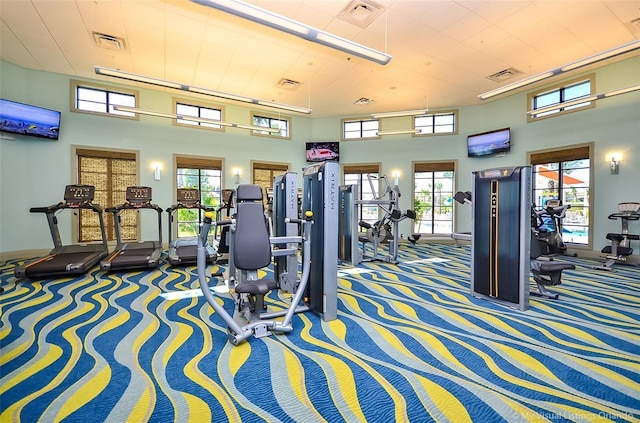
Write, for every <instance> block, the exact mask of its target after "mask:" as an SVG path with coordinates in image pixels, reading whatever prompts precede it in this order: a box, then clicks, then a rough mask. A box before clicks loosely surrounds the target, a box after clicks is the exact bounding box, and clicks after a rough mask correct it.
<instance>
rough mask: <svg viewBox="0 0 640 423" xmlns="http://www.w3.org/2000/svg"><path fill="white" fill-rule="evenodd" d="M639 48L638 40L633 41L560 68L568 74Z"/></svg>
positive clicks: (639, 42) (639, 41)
mask: <svg viewBox="0 0 640 423" xmlns="http://www.w3.org/2000/svg"><path fill="white" fill-rule="evenodd" d="M639 48H640V40H636V41H633V42H631V43H628V44H624V45H621V46H620V47H616V48H612V49H611V50H607V51H603V52H602V53H598V54H594V55H593V56H589V57H585V58H584V59H582V60H578V61H576V62H573V63H570V64H568V65H564V66H563V67H561V68H560V70H562V72H569V71H571V70H574V69H578V68H582V67H584V66H587V65H591V64H593V63H597V62H601V61H603V60H607V59H611V58H613V57H616V56H619V55H621V54H625V53H628V52H630V51H633V50H637V49H639Z"/></svg>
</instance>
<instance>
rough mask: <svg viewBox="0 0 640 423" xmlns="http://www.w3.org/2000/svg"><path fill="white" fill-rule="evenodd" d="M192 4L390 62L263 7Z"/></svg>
mask: <svg viewBox="0 0 640 423" xmlns="http://www.w3.org/2000/svg"><path fill="white" fill-rule="evenodd" d="M192 1H193V2H194V3H198V4H201V5H203V6H209V7H213V8H214V9H218V10H221V11H223V12H227V13H230V14H232V15H235V16H239V17H241V18H244V19H248V20H250V21H253V22H256V23H259V24H261V25H265V26H268V27H270V28H274V29H277V30H279V31H283V32H286V33H288V34H291V35H295V36H297V37H300V38H303V39H305V40H307V41H311V42H312V43H318V44H322V45H325V46H327V47H331V48H335V49H336V50H340V51H344V52H345V53H350V54H353V55H355V56H358V57H362V58H363V59H366V60H370V61H372V62H375V63H378V64H381V65H386V64H387V63H389V62H390V61H391V58H392V57H391V56H390V55H389V54H387V53H383V52H381V51H378V50H374V49H372V48H370V47H367V46H364V45H362V44H358V43H355V42H353V41H349V40H347V39H344V38H341V37H338V36H337V35H333V34H330V33H328V32H325V31H322V30H320V29H318V28H314V27H312V26H309V25H306V24H303V23H301V22H298V21H294V20H292V19H289V18H286V17H284V16H282V15H278V14H276V13H273V12H270V11H268V10H266V9H262V8H260V7H258V6H254V5H252V4H248V3H245V2H242V1H238V0H192Z"/></svg>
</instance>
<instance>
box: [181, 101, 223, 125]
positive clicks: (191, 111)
mask: <svg viewBox="0 0 640 423" xmlns="http://www.w3.org/2000/svg"><path fill="white" fill-rule="evenodd" d="M173 102H174V107H175V110H176V114H177V115H179V116H191V117H194V118H203V119H211V120H222V108H219V109H218V108H213V107H205V106H202V105H198V104H194V103H187V102H185V101H183V100H177V99H174V100H173ZM176 124H177V125H185V126H195V127H200V128H207V129H217V130H223V128H222V126H221V125H218V124H215V123H209V122H196V121H193V120H186V119H176Z"/></svg>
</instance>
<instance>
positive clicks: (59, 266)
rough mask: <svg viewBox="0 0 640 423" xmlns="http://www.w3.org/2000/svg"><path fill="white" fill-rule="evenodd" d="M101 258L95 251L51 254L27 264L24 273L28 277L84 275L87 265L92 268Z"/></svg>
mask: <svg viewBox="0 0 640 423" xmlns="http://www.w3.org/2000/svg"><path fill="white" fill-rule="evenodd" d="M90 256H95V257H90ZM102 256H104V255H100V254H97V253H96V252H95V251H91V252H86V251H85V252H76V253H61V254H51V255H48V256H46V257H43V258H42V259H40V260H36V261H34V262H33V263H29V264H27V265H26V268H25V273H26V275H27V276H29V277H33V276H41V275H51V276H55V275H65V274H74V273H84V272H85V271H86V270H87V266H88V265H90V266H93V265H94V264H95V263H96V262H97V261H98V260H99V259H100V258H101V257H102ZM92 259H93V260H95V261H93V260H92ZM91 261H92V262H91ZM89 262H91V263H90V264H89ZM74 270H75V271H74Z"/></svg>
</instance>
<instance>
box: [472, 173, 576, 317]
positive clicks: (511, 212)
mask: <svg viewBox="0 0 640 423" xmlns="http://www.w3.org/2000/svg"><path fill="white" fill-rule="evenodd" d="M530 181H531V168H530V167H528V166H517V167H505V168H496V169H488V170H482V171H476V172H473V192H472V198H471V203H472V204H473V214H472V230H471V234H472V235H471V293H472V295H474V296H476V297H478V298H486V299H489V300H493V301H497V302H500V303H504V304H507V305H509V306H513V307H515V308H518V309H520V310H526V309H528V307H529V295H530V294H534V295H542V296H546V297H548V298H554V299H555V298H558V296H557V295H556V294H553V293H550V292H548V291H547V290H546V286H549V285H559V284H560V283H561V276H562V271H563V270H567V269H574V268H575V266H574V265H573V264H570V263H560V262H555V261H550V260H538V259H537V258H538V257H539V256H540V249H539V244H538V243H537V240H533V242H532V237H531V235H532V233H531V219H530V214H531V183H530ZM530 272H531V273H532V274H533V279H534V282H535V283H536V285H537V286H538V290H537V291H531V289H530V287H529V273H530Z"/></svg>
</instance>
